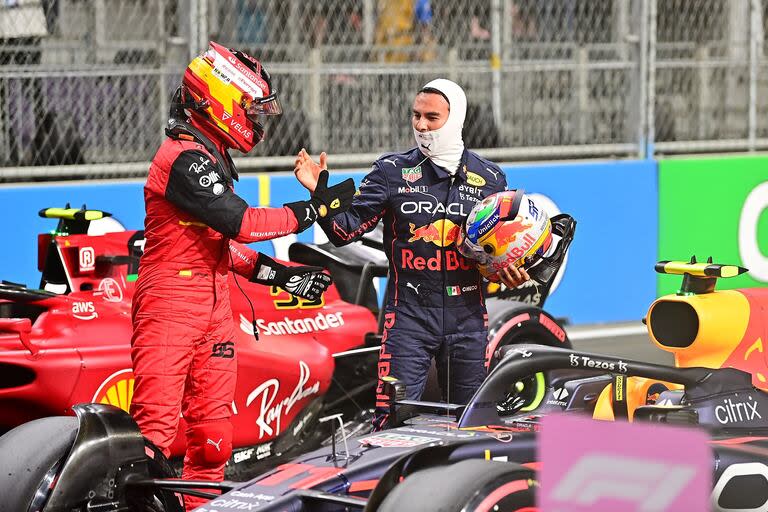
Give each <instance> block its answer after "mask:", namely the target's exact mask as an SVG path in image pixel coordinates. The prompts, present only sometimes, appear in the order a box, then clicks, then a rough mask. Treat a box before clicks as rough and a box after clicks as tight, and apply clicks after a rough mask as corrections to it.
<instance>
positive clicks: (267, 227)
mask: <svg viewBox="0 0 768 512" xmlns="http://www.w3.org/2000/svg"><path fill="white" fill-rule="evenodd" d="M298 227H299V223H298V222H297V221H296V216H295V215H294V214H293V212H292V211H291V209H290V208H288V207H285V206H283V207H281V208H252V207H248V208H246V210H245V211H244V212H243V217H242V221H241V222H240V231H239V232H238V233H237V235H236V236H234V237H232V238H234V239H235V240H237V241H238V242H241V243H244V244H247V243H251V242H260V241H262V240H270V239H272V238H277V237H280V236H285V235H290V234H291V233H295V232H296V230H297V229H298Z"/></svg>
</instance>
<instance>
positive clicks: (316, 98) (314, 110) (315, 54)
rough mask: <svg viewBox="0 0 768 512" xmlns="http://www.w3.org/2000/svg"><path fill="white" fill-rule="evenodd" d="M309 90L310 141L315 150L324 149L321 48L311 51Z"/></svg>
mask: <svg viewBox="0 0 768 512" xmlns="http://www.w3.org/2000/svg"><path fill="white" fill-rule="evenodd" d="M308 64H309V80H308V82H309V90H308V92H307V99H308V102H309V105H308V106H307V111H308V112H309V140H310V143H311V146H312V147H313V148H324V147H325V138H324V137H323V127H322V122H323V110H322V107H321V98H322V81H321V77H320V68H321V67H322V65H323V57H322V55H321V53H320V49H319V48H312V49H311V50H310V51H309V62H308Z"/></svg>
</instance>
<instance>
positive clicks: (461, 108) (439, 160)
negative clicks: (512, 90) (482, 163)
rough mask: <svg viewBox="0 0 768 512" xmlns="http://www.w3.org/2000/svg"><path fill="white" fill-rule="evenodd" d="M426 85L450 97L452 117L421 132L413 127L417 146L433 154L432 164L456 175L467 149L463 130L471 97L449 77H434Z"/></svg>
mask: <svg viewBox="0 0 768 512" xmlns="http://www.w3.org/2000/svg"><path fill="white" fill-rule="evenodd" d="M424 88H430V89H436V90H438V91H440V92H441V93H443V94H444V95H445V97H446V98H448V105H449V106H450V111H449V113H448V120H447V121H446V122H445V124H444V125H443V126H441V127H440V128H438V129H437V130H432V131H428V132H420V131H418V130H417V129H416V128H414V129H413V135H414V137H416V147H418V148H419V151H421V152H422V153H423V154H424V155H425V156H427V157H429V159H430V160H432V163H434V164H436V165H439V166H440V167H442V168H443V169H445V170H446V171H448V172H449V173H451V174H455V173H456V171H457V169H458V168H459V162H461V155H462V153H463V152H464V139H462V136H461V130H462V128H464V118H465V117H466V115H467V96H466V95H465V94H464V90H463V89H462V88H461V86H459V84H457V83H456V82H452V81H450V80H447V79H445V78H438V79H436V80H432V81H431V82H429V83H428V84H427V85H425V86H424Z"/></svg>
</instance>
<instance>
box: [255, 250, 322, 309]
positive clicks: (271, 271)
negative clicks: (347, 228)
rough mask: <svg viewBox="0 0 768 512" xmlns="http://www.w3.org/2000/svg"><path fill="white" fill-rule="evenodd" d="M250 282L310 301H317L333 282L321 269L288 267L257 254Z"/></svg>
mask: <svg viewBox="0 0 768 512" xmlns="http://www.w3.org/2000/svg"><path fill="white" fill-rule="evenodd" d="M250 281H252V282H254V283H259V284H266V285H269V286H279V287H280V288H282V289H283V290H285V291H287V292H288V293H290V294H293V295H296V296H297V297H301V298H303V299H307V300H312V301H315V300H318V299H319V298H320V296H322V294H323V292H324V291H325V290H326V289H327V288H328V287H329V286H330V285H331V283H332V282H333V280H332V279H331V276H330V275H328V274H326V273H325V272H323V268H322V267H309V266H298V267H289V266H287V265H283V264H282V263H278V262H276V261H275V260H273V259H272V258H270V257H269V256H267V255H265V254H259V259H258V261H257V262H256V269H255V270H254V271H253V275H252V276H251V279H250Z"/></svg>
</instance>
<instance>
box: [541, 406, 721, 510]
mask: <svg viewBox="0 0 768 512" xmlns="http://www.w3.org/2000/svg"><path fill="white" fill-rule="evenodd" d="M538 458H539V460H540V461H541V463H542V469H541V492H540V493H539V506H540V508H541V512H587V511H590V512H595V511H615V510H622V511H625V512H672V511H675V512H679V511H682V510H685V511H688V510H690V511H694V510H697V511H703V510H709V509H710V505H709V496H710V494H711V492H712V453H711V451H710V448H709V444H708V437H707V436H706V434H705V433H704V432H702V431H699V430H692V429H683V428H679V427H670V426H666V425H658V424H650V423H625V422H607V421H596V420H592V419H589V418H584V417H579V416H565V415H554V416H546V417H544V419H543V421H542V424H541V433H540V438H539V457H538Z"/></svg>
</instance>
